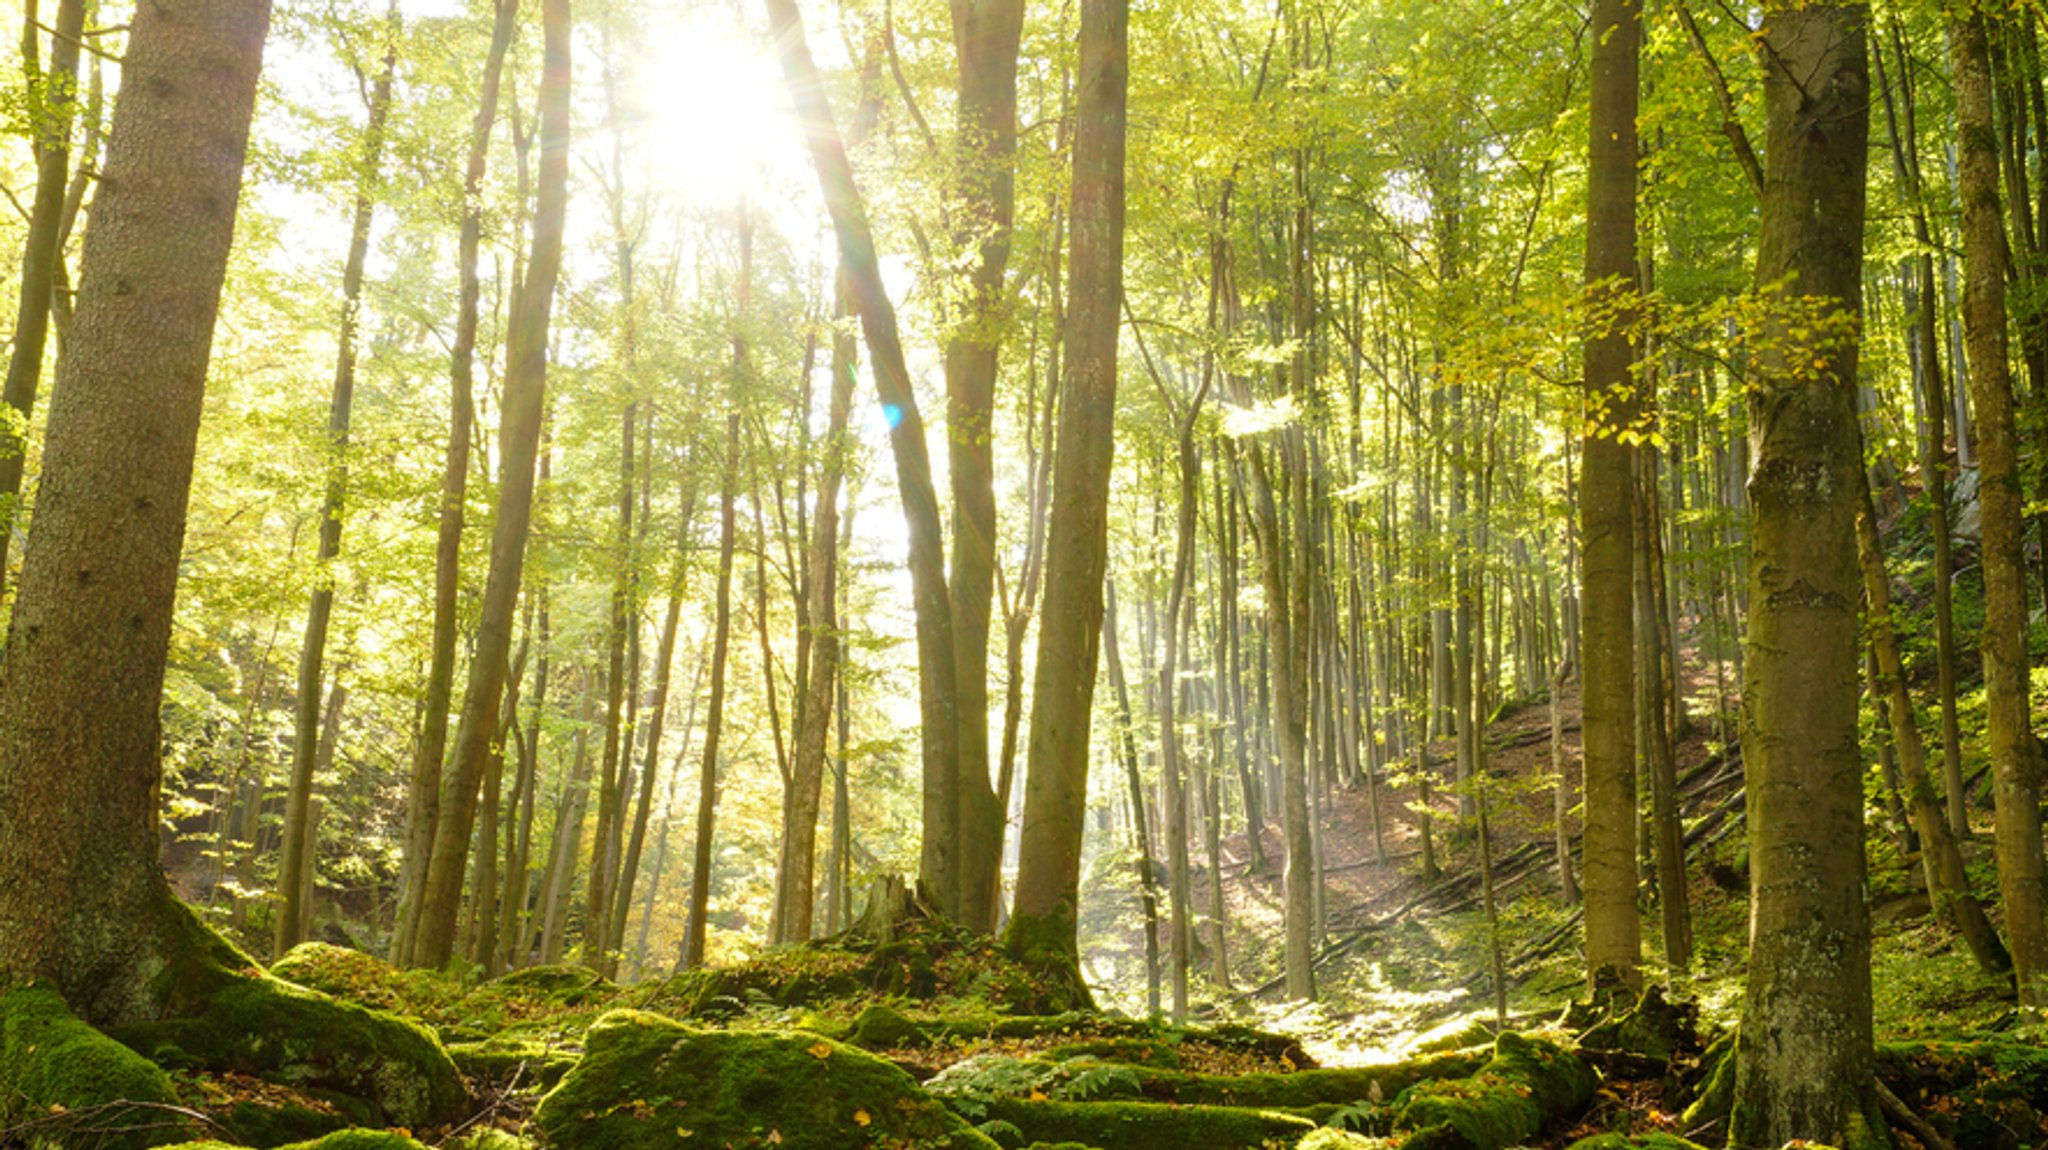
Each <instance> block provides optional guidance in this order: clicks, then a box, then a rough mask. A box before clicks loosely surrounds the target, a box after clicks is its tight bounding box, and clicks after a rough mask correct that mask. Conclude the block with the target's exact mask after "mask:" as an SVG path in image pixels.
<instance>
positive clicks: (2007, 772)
mask: <svg viewBox="0 0 2048 1150" xmlns="http://www.w3.org/2000/svg"><path fill="white" fill-rule="evenodd" d="M1949 62H1950V71H1951V72H1952V73H1953V74H1954V77H1955V86H1956V122H1957V128H1958V134H1959V157H1958V163H1959V168H1960V173H1961V178H1960V187H1959V189H1958V190H1959V193H1960V195H1961V197H1962V201H1963V229H1962V230H1963V273H1964V283H1963V332H1964V342H1965V345H1966V350H1967V352H1968V354H1969V364H1970V390H1971V392H1972V398H1973V399H1974V400H1975V401H1976V407H1977V458H1978V474H1979V476H1980V478H1981V482H1980V487H1979V491H1980V495H1979V500H1980V503H1981V505H1982V512H1983V515H1982V518H1983V540H1982V555H1983V567H1984V631H1983V638H1982V649H1983V656H1984V711H1985V720H1986V722H1985V725H1986V728H1987V731H1988V734H1987V742H1988V743H1989V749H1990V758H1991V771H1992V777H1993V778H1994V779H1995V780H1996V783H1997V789H1996V791H1995V792H1994V793H1995V795H1996V798H1997V823H1996V835H1997V843H1998V884H1999V894H2000V896H2001V897H2000V902H2001V903H2002V904H2003V909H2004V911H2005V930H2006V936H2007V940H2008V942H2009V943H2010V944H2011V947H2012V959H2013V973H2014V975H2015V977H2016V978H2017V980H2018V983H2019V997H2020V1002H2021V1004H2023V1005H2027V1006H2039V1005H2044V1004H2048V921H2044V919H2043V909H2044V908H2043V906H2042V851H2041V802H2040V785H2039V783H2038V781H2037V780H2038V779H2039V777H2040V774H2041V769H2042V762H2041V753H2040V750H2039V745H2038V744H2037V743H2036V742H2035V739H2034V733H2033V729H2032V726H2031V722H2030V704H2029V701H2028V680H2027V652H2026V630H2027V602H2026V598H2027V595H2026V567H2025V555H2024V554H2023V544H2022V540H2021V532H2022V523H2021V508H2020V503H2021V490H2020V470H2019V459H2018V437H2017V431H2016V429H2015V425H2014V417H2013V394H2012V378H2011V374H2010V370H2009V366H2008V359H2007V346H2006V298H2005V248H2004V244H2005V238H2004V235H2003V225H2002V224H2001V222H2000V218H1999V203H1998V140H1997V136H1996V135H1995V132H1994V127H1993V124H1992V109H1991V62H1990V51H1989V48H1988V47H1987V44H1986V30H1985V21H1984V17H1983V16H1982V15H1980V14H1975V13H1972V14H1970V15H1969V16H1967V17H1963V18H1959V19H1957V20H1954V21H1952V22H1951V24H1950V26H1949Z"/></svg>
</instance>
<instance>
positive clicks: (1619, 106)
mask: <svg viewBox="0 0 2048 1150" xmlns="http://www.w3.org/2000/svg"><path fill="white" fill-rule="evenodd" d="M1641 11H1642V10H1641V6H1640V5H1639V4H1637V3H1636V2H1635V0H1593V33H1592V35H1593V63H1592V78H1591V87H1590V96H1589V99H1590V111H1589V112H1588V122H1589V125H1590V130H1591V140H1590V143H1589V145H1588V148H1587V175H1586V184H1587V187H1586V285H1587V291H1588V293H1589V299H1590V301H1591V302H1592V304H1593V305H1594V313H1595V314H1594V315H1593V317H1592V326H1591V330H1589V331H1588V333H1587V337H1586V351H1585V370H1586V434H1585V435H1584V437H1583V439H1582V440H1581V451H1580V457H1581V458H1582V459H1583V460H1584V464H1583V470H1582V472H1581V475H1580V488H1579V510H1580V535H1581V538H1582V539H1583V541H1584V548H1585V550H1584V552H1583V559H1582V564H1581V588H1582V590H1581V593H1580V596H1579V603H1580V611H1581V612H1582V614H1581V616H1580V627H1581V637H1580V640H1579V657H1580V659H1581V660H1582V668H1581V675H1580V679H1579V698H1580V711H1581V715H1582V719H1581V724H1582V725H1581V734H1580V746H1581V747H1582V748H1583V753H1582V758H1581V761H1582V762H1583V764H1584V768H1583V769H1584V794H1585V804H1586V826H1585V834H1584V841H1585V846H1584V852H1583V854H1584V862H1585V873H1584V874H1583V875H1582V876H1581V877H1582V879H1583V887H1584V892H1585V901H1586V969H1587V976H1588V980H1589V984H1590V986H1591V988H1592V990H1593V992H1594V993H1595V994H1599V993H1602V992H1604V991H1606V990H1608V989H1609V988H1612V987H1615V986H1629V987H1633V986H1638V985H1640V983H1641V976H1640V974H1639V973H1638V971H1637V964H1638V962H1640V961H1641V957H1642V937H1641V935H1642V923H1641V920H1640V919H1639V918H1638V917H1637V914H1636V775H1635V758H1636V747H1635V686H1634V683H1635V680H1634V667H1635V663H1634V655H1635V652H1634V645H1635V594H1634V562H1635V559H1634V556H1635V539H1634V536H1635V530H1634V524H1633V520H1632V516H1631V513H1630V494H1629V493H1630V491H1631V489H1632V486H1633V484H1632V480H1631V478H1630V463H1629V461H1630V457H1631V455H1632V454H1633V448H1632V447H1631V446H1630V444H1631V443H1632V442H1633V436H1634V434H1635V433H1636V432H1637V427H1636V424H1637V421H1638V401H1637V397H1636V387H1635V381H1634V369H1635V340H1634V336H1633V334H1632V332H1631V327H1632V325H1633V323H1634V319H1635V315H1636V306H1637V305H1636V294H1635V293H1636V279H1635V277H1636V164H1637V157H1636V106H1637V103H1638V66H1639V57H1640V54H1641V31H1640V29H1639V26H1638V25H1639V21H1640V19H1641Z"/></svg>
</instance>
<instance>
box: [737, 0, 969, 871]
mask: <svg viewBox="0 0 2048 1150" xmlns="http://www.w3.org/2000/svg"><path fill="white" fill-rule="evenodd" d="M767 4H768V14H769V23H770V25H771V26H772V30H773V32H774V35H775V42H776V45H777V50H778V53H779V54H780V56H781V59H782V72H783V78H784V81H785V82H786V83H787V85H788V88H789V93H790V100H791V102H792V103H793V104H794V105H795V106H796V109H797V114H798V116H799V118H800V119H801V120H802V122H803V123H804V124H805V125H806V142H807V143H808V145H809V147H810V152H811V164H812V166H813V167H814V168H815V169H816V170H817V174H818V184H819V188H820V191H821V192H822V193H823V196H824V199H825V207H826V210H827V211H829V212H830V213H831V216H832V230H833V232H834V234H835V235H836V236H837V238H838V242H839V259H840V263H841V266H842V267H843V268H844V269H845V273H846V275H847V277H848V282H849V284H850V286H851V288H852V293H853V298H854V305H855V310H856V311H857V312H859V313H860V320H861V331H862V333H863V334H864V335H865V336H866V338H867V344H868V356H869V359H870V361H871V363H872V365H873V368H874V375H875V390H876V392H877V393H878V395H879V396H880V398H881V402H882V410H883V413H884V416H885V418H886V419H887V420H888V422H889V445H890V448H891V452H892V454H894V456H895V459H896V485H897V489H898V491H899V493H900V496H901V499H902V501H903V517H904V521H905V524H906V526H907V528H908V535H909V541H910V581H911V599H912V602H913V605H914V607H915V611H916V617H917V667H918V702H919V708H920V719H921V723H922V734H921V737H920V757H921V760H922V764H923V770H924V780H923V791H924V811H923V830H924V843H923V850H922V854H921V856H920V861H919V865H918V874H919V878H920V880H921V881H922V882H923V883H924V885H925V886H926V887H927V888H929V890H930V892H931V893H932V895H933V896H934V898H936V900H937V901H938V904H939V906H940V907H941V908H942V909H953V908H957V907H958V906H959V881H960V853H959V850H960V826H959V818H958V812H959V810H960V802H959V788H958V786H957V783H958V780H959V774H958V770H959V741H960V740H959V730H960V727H959V699H958V676H957V674H956V662H955V659H956V653H955V650H954V645H953V617H952V615H953V611H952V604H951V598H950V596H949V595H948V593H947V590H946V564H945V539H944V534H943V532H942V531H941V529H940V526H939V501H938V496H937V494H936V493H935V491H934V489H933V486H932V469H931V457H930V452H929V449H928V448H927V446H926V444H925V438H924V417H923V416H922V415H921V414H920V413H919V412H918V407H917V395H916V392H915V391H914V390H913V389H912V387H911V383H910V371H909V368H908V367H907V366H906V364H905V360H904V357H903V343H902V338H901V336H900V335H899V333H898V331H897V326H896V309H895V307H894V306H892V305H891V304H890V302H889V296H888V292H887V290H886V288H885V287H884V286H883V284H882V272H881V266H880V264H879V263H878V262H877V259H876V255H875V240H874V234H873V232H872V230H871V229H870V228H869V226H868V217H867V206H866V204H865V203H864V202H863V201H862V199H861V195H860V190H859V189H858V187H856V186H855V184H854V181H853V168H852V165H851V164H850V163H849V162H848V161H847V158H846V146H845V143H844V141H843V140H842V139H841V137H840V135H839V127H838V124H837V123H836V121H834V119H833V117H832V109H831V106H830V105H829V104H828V103H827V101H826V99H825V90H824V88H823V87H822V85H821V84H820V82H819V79H818V70H817V66H816V65H815V64H813V63H812V61H811V50H810V45H809V44H808V43H807V42H806V41H805V39H804V32H803V19H802V16H801V15H800V14H799V13H798V12H797V8H796V3H795V0H767Z"/></svg>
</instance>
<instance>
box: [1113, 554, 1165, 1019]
mask: <svg viewBox="0 0 2048 1150" xmlns="http://www.w3.org/2000/svg"><path fill="white" fill-rule="evenodd" d="M1102 655H1103V662H1104V664H1105V669H1106V670H1107V671H1108V672H1109V690H1110V695H1111V697H1112V699H1113V700H1114V701H1115V704H1116V715H1115V718H1114V720H1113V721H1114V723H1115V731H1114V733H1113V734H1112V735H1111V738H1112V739H1113V740H1114V747H1113V751H1117V752H1121V753H1120V754H1117V755H1116V756H1115V757H1117V758H1120V759H1122V760H1123V766H1124V782H1125V784H1126V786H1127V787H1128V790H1129V793H1130V807H1131V831H1132V837H1133V838H1134V839H1135V840H1136V844H1137V847H1138V858H1137V863H1138V867H1137V869H1138V904H1139V906H1140V908H1141V909H1142V910H1143V911H1144V915H1145V1017H1147V1018H1158V1017H1159V880H1158V877H1157V875H1158V872H1157V870H1156V865H1157V864H1156V862H1155V856H1154V855H1153V853H1152V832H1151V829H1150V819H1148V818H1147V817H1146V814H1145V781H1144V779H1143V778H1142V777H1141V776H1140V775H1139V773H1138V743H1137V740H1136V739H1135V738H1134V737H1133V736H1132V733H1131V732H1132V729H1133V727H1134V725H1135V721H1136V716H1134V715H1133V714H1132V713H1131V692H1130V689H1129V685H1128V683H1127V682H1126V681H1125V679H1124V660H1123V654H1122V651H1121V644H1119V643H1118V642H1117V621H1116V581H1115V580H1114V579H1109V580H1106V581H1105V582H1104V584H1103V615H1102Z"/></svg>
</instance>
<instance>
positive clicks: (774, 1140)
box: [768, 1130, 782, 1146]
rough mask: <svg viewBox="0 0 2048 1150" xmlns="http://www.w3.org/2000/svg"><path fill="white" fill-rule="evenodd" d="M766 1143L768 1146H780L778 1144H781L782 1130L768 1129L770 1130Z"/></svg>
mask: <svg viewBox="0 0 2048 1150" xmlns="http://www.w3.org/2000/svg"><path fill="white" fill-rule="evenodd" d="M768 1144H769V1145H770V1146H780V1145H782V1131H780V1130H770V1131H769V1132H768Z"/></svg>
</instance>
